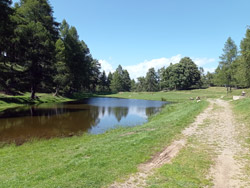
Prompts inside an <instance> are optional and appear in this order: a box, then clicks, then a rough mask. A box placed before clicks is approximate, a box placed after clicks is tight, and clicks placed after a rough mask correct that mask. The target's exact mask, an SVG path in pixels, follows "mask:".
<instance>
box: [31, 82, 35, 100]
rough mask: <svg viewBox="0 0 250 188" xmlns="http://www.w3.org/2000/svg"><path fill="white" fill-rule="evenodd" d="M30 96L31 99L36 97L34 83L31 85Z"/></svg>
mask: <svg viewBox="0 0 250 188" xmlns="http://www.w3.org/2000/svg"><path fill="white" fill-rule="evenodd" d="M30 98H31V99H32V100H34V99H35V98H36V89H35V86H34V85H32V86H31V96H30Z"/></svg>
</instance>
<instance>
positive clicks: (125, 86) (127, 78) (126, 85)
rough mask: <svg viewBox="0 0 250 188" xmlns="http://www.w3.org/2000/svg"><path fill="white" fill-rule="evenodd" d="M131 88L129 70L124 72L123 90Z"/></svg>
mask: <svg viewBox="0 0 250 188" xmlns="http://www.w3.org/2000/svg"><path fill="white" fill-rule="evenodd" d="M130 89H131V79H130V76H129V73H128V71H127V70H123V72H122V90H123V91H130Z"/></svg>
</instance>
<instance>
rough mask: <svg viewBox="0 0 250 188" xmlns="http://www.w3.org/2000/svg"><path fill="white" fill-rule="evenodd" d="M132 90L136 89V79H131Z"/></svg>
mask: <svg viewBox="0 0 250 188" xmlns="http://www.w3.org/2000/svg"><path fill="white" fill-rule="evenodd" d="M131 91H136V82H135V80H134V79H132V80H131Z"/></svg>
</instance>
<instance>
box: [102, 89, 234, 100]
mask: <svg viewBox="0 0 250 188" xmlns="http://www.w3.org/2000/svg"><path fill="white" fill-rule="evenodd" d="M233 92H234V91H233ZM232 94H233V93H231V94H230V95H232ZM226 95H227V93H226V88H222V87H211V88H208V89H195V90H183V91H169V92H120V93H117V94H113V95H105V96H107V97H109V96H110V97H119V98H132V99H147V100H148V99H149V100H166V101H171V102H185V101H187V100H189V99H190V98H193V99H195V98H196V97H197V96H199V97H200V98H201V99H207V98H220V97H221V96H224V97H225V96H226Z"/></svg>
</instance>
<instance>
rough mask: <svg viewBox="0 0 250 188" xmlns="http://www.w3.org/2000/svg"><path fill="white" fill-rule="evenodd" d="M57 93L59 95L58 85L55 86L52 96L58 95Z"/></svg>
mask: <svg viewBox="0 0 250 188" xmlns="http://www.w3.org/2000/svg"><path fill="white" fill-rule="evenodd" d="M58 95H59V87H58V86H56V92H55V93H54V96H55V97H56V96H58Z"/></svg>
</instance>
